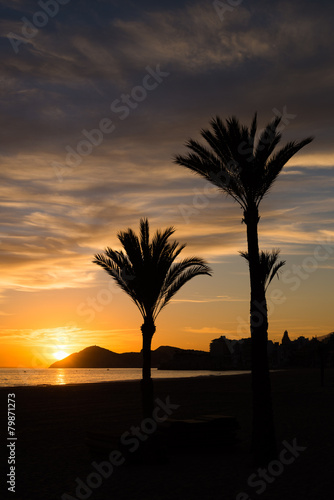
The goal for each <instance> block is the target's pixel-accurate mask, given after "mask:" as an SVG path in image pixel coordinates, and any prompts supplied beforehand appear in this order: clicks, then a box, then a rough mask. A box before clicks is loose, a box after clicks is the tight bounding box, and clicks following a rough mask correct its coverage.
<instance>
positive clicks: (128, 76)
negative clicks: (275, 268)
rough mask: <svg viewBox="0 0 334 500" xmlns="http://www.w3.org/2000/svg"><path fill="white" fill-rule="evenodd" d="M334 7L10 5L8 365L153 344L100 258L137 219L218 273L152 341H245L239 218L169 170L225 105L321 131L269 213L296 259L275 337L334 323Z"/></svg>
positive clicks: (208, 189) (1, 324)
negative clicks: (96, 259) (170, 232)
mask: <svg viewBox="0 0 334 500" xmlns="http://www.w3.org/2000/svg"><path fill="white" fill-rule="evenodd" d="M333 15H334V6H333V2H331V1H327V0H323V1H321V2H314V1H310V0H303V1H302V0H296V1H294V2H291V1H272V2H270V3H269V2H266V1H265V0H257V1H256V2H255V1H247V0H243V1H242V0H225V1H199V2H196V1H194V2H191V1H189V2H186V1H184V0H181V1H177V2H176V1H173V0H172V1H170V0H169V1H168V2H167V1H166V0H165V1H161V2H157V1H154V2H153V1H150V0H147V1H145V0H139V1H136V2H131V1H127V0H122V1H116V0H115V1H113V0H111V1H106V0H95V1H94V2H92V1H88V0H80V2H79V0H61V1H60V0H58V1H56V0H49V1H44V2H43V1H39V2H36V1H31V0H11V1H10V2H9V1H4V2H2V7H1V22H0V28H1V38H0V44H1V63H0V64H1V72H0V96H1V114H0V120H1V133H0V141H1V148H0V155H1V158H0V161H1V168H0V176H1V183H0V204H1V212H0V216H1V221H0V223H1V233H0V252H1V260H0V264H1V274H0V280H1V281H0V336H1V352H0V366H13V367H15V366H18V367H21V366H27V367H33V368H39V367H41V368H42V367H47V366H48V365H49V364H51V363H52V362H54V361H55V359H57V358H60V357H62V356H65V355H68V354H70V353H72V352H77V351H79V350H81V349H83V348H85V347H87V346H89V345H99V346H101V347H105V348H107V349H111V350H112V351H115V352H128V351H139V350H140V349H141V341H142V339H141V332H140V326H141V323H142V321H141V316H140V313H139V311H138V310H137V309H136V306H135V305H134V304H133V303H132V302H131V300H130V299H129V298H128V297H127V296H126V295H125V294H124V292H122V291H121V290H119V289H117V287H116V286H115V285H114V284H113V282H112V280H111V278H110V277H109V276H108V275H107V274H106V273H105V272H104V271H103V270H102V269H100V268H99V267H98V266H96V265H95V264H93V263H92V260H93V256H94V254H95V253H97V252H101V251H102V250H103V249H104V248H105V247H106V246H110V247H112V248H115V249H119V248H120V246H119V243H118V240H117V232H118V231H120V230H126V229H127V228H129V227H131V228H133V229H134V230H136V231H137V230H138V227H139V220H140V218H141V217H148V219H149V222H150V227H151V229H152V232H153V231H155V230H156V229H157V228H165V227H169V226H174V227H175V229H176V231H175V234H174V236H175V239H177V240H178V241H179V242H180V243H187V246H186V248H185V249H184V251H183V256H184V257H186V256H190V255H196V256H199V257H203V258H205V259H206V260H207V261H208V262H209V264H210V266H211V267H212V269H213V274H212V277H208V276H200V277H196V278H194V279H193V280H192V281H191V282H190V283H188V284H187V285H185V287H184V288H183V289H182V290H180V291H179V293H178V294H177V295H176V296H175V300H173V302H171V303H170V304H169V305H168V306H167V307H166V308H165V309H164V310H163V311H162V312H161V315H160V316H159V317H158V319H157V322H156V326H157V330H156V333H155V336H154V339H153V344H152V348H153V349H155V348H157V347H159V346H160V345H173V346H176V347H181V348H186V349H203V350H206V351H207V350H209V345H210V341H211V340H212V339H214V338H217V337H219V336H221V335H226V336H227V337H229V338H235V339H238V338H244V337H249V335H250V334H249V276H248V269H247V265H246V262H245V261H243V259H242V258H241V257H240V255H239V254H238V251H242V250H245V249H246V231H245V225H244V224H242V223H241V219H242V212H241V210H240V208H239V206H238V205H237V204H236V203H235V202H233V200H232V199H231V198H227V197H226V196H224V195H223V194H222V193H221V192H219V191H218V190H217V189H216V188H214V187H213V186H211V185H210V184H209V183H207V182H206V181H204V180H202V179H200V178H197V177H196V176H194V175H193V174H192V173H191V172H190V171H188V170H186V169H184V168H183V167H181V166H178V165H176V164H175V163H174V162H173V157H174V156H175V155H176V154H184V153H186V148H185V142H186V141H187V140H188V139H189V138H193V139H199V138H200V130H201V129H202V128H207V127H208V126H209V122H210V120H211V118H212V117H214V116H216V115H219V116H220V117H221V118H222V119H226V118H228V117H230V116H232V115H235V116H237V117H238V118H239V119H240V121H241V122H242V123H245V124H246V125H250V123H251V120H252V117H253V115H254V113H255V112H256V111H257V112H258V122H259V130H261V128H263V127H264V126H265V125H266V124H267V123H268V122H270V121H271V120H272V119H273V118H275V117H276V116H281V118H282V120H281V125H280V130H281V132H282V136H283V137H282V143H281V144H282V145H284V144H285V143H286V142H287V141H290V140H301V139H303V138H305V137H308V136H310V135H312V136H314V137H315V140H314V141H313V142H312V143H311V144H310V145H308V146H307V147H305V148H304V149H303V150H301V151H300V152H299V153H298V154H297V155H296V156H295V157H294V158H292V159H291V160H290V161H289V162H288V164H287V165H286V166H285V167H284V170H283V172H282V173H281V174H280V176H279V178H278V180H277V181H276V183H275V185H274V187H273V188H272V190H271V192H270V193H269V194H268V196H267V197H265V199H264V200H263V201H262V203H261V205H260V214H261V220H260V224H259V238H260V247H261V249H265V250H271V249H272V248H279V249H280V250H281V258H282V259H284V260H286V265H285V266H284V268H283V270H282V273H281V275H280V278H279V280H277V279H276V278H275V281H273V282H272V283H271V285H270V288H269V289H268V295H267V300H268V308H269V331H268V334H269V338H270V339H271V340H274V341H279V340H280V339H281V338H282V336H283V332H284V330H288V332H289V335H290V338H292V339H294V338H297V337H299V336H300V335H304V336H306V337H310V338H311V337H313V336H322V335H325V334H327V333H330V332H332V331H333V330H334V316H333V283H334V279H333V278H334V226H333V220H334V200H333V193H334V156H333V132H334V130H333V129H334V127H333V117H332V114H333V87H334V69H333V64H332V48H333V27H332V19H333Z"/></svg>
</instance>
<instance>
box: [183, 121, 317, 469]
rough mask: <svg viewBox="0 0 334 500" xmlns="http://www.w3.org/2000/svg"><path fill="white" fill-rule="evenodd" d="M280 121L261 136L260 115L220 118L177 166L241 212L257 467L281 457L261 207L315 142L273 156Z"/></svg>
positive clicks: (287, 147)
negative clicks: (246, 119)
mask: <svg viewBox="0 0 334 500" xmlns="http://www.w3.org/2000/svg"><path fill="white" fill-rule="evenodd" d="M280 121H281V120H280V118H276V119H274V120H273V121H271V122H270V123H269V124H268V125H267V126H266V127H265V129H264V130H263V131H262V132H261V133H260V134H259V137H258V138H257V137H256V133H257V115H256V113H255V115H254V118H253V120H252V124H251V127H250V128H248V127H246V126H244V125H241V124H240V123H239V121H238V120H237V118H235V117H231V118H228V119H227V120H226V122H225V123H223V121H222V120H221V118H219V117H218V116H217V117H216V118H213V119H212V120H211V122H210V124H211V129H202V130H201V135H202V137H203V139H205V141H206V143H207V144H206V145H203V144H201V143H200V142H198V141H196V140H192V139H190V140H189V141H188V142H187V143H186V146H187V147H188V148H189V149H190V152H189V153H188V154H186V155H183V156H182V155H179V156H176V157H175V162H176V163H177V164H179V165H182V166H183V167H186V168H188V169H190V170H192V171H193V172H195V173H196V174H199V175H200V176H201V177H204V178H205V179H207V180H208V181H210V182H211V183H213V184H214V185H216V186H218V187H219V188H220V189H221V190H222V191H223V192H224V193H225V194H228V195H229V196H231V197H232V198H233V199H234V200H235V201H236V202H237V203H238V204H239V205H240V207H241V209H242V210H243V219H242V221H243V222H244V223H245V224H246V229H247V246H248V260H249V271H250V288H251V301H250V329H251V338H252V394H253V426H252V429H253V430H252V451H253V453H254V456H255V459H256V460H257V461H258V462H259V463H260V462H264V463H266V462H267V460H271V459H272V458H273V457H274V456H276V454H277V447H276V439H275V428H274V421H273V414H272V402H271V387H270V375H269V368H268V358H267V339H268V334H267V331H268V314H267V304H266V298H265V289H264V283H263V280H262V279H261V269H260V254H259V243H258V223H259V220H260V217H259V205H260V202H261V201H262V199H263V197H264V196H265V195H266V194H267V193H268V191H269V189H270V188H271V187H272V185H273V183H274V182H275V180H276V178H277V176H278V175H279V173H280V172H281V170H282V168H283V166H284V165H285V164H286V163H287V161H288V160H289V159H290V158H291V157H292V156H293V155H294V154H296V153H297V152H298V151H299V150H300V149H301V148H303V147H304V146H306V145H307V144H309V143H310V142H311V141H312V139H313V138H311V137H309V138H307V139H304V140H302V141H300V142H289V143H287V144H286V145H285V146H284V147H283V148H281V149H280V150H278V151H276V152H274V150H275V148H276V146H277V145H278V143H279V142H280V140H281V134H280V132H279V131H278V126H279V124H280Z"/></svg>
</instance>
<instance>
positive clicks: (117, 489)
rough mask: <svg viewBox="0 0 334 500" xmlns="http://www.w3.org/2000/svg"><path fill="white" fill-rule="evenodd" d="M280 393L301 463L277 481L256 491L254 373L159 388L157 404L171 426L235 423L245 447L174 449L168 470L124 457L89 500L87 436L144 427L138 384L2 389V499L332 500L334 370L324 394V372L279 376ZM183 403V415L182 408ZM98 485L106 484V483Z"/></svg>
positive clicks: (282, 416)
mask: <svg viewBox="0 0 334 500" xmlns="http://www.w3.org/2000/svg"><path fill="white" fill-rule="evenodd" d="M272 388H273V404H274V412H275V422H276V428H277V441H278V443H279V448H280V449H283V448H284V447H286V443H288V445H289V446H290V447H291V446H292V447H293V446H294V445H295V447H296V446H297V451H295V455H298V456H295V457H294V460H293V461H292V460H291V461H290V462H291V463H289V464H285V465H284V466H281V468H282V470H280V466H279V464H278V465H277V464H276V469H271V470H274V471H276V472H275V474H276V476H275V477H272V476H269V481H267V480H265V481H262V483H260V485H258V486H257V487H256V486H254V485H249V483H248V480H249V477H250V476H251V475H252V474H258V472H257V468H256V467H255V466H254V464H253V463H252V460H251V456H250V454H249V446H250V431H251V391H250V376H249V375H239V376H223V377H203V378H192V379H170V380H157V381H155V397H156V398H158V399H159V401H162V402H163V403H165V405H166V401H167V402H168V401H169V402H170V403H171V405H172V409H171V410H169V411H170V412H171V413H172V415H171V416H172V418H177V419H183V418H184V419H189V418H195V417H198V416H200V415H208V414H210V415H226V416H235V417H236V418H237V420H238V422H239V425H240V428H239V430H238V432H237V436H238V439H239V442H238V444H237V445H236V446H235V448H234V449H233V450H232V451H231V450H224V449H222V450H217V449H213V450H212V452H210V450H206V451H205V452H203V450H196V447H192V450H191V452H189V453H187V450H183V451H182V452H180V450H179V451H177V450H169V452H168V457H167V458H168V462H167V463H158V462H157V463H153V464H131V465H130V464H128V463H124V464H123V463H121V464H120V463H117V457H116V456H115V457H116V461H115V464H114V467H113V471H112V473H111V474H110V475H109V477H108V478H104V479H103V480H101V485H99V487H94V488H93V487H92V488H90V490H91V491H92V493H89V488H88V489H87V490H85V488H84V489H81V490H80V495H81V497H80V496H79V497H78V496H77V494H76V488H77V486H78V481H77V478H80V479H81V480H82V481H83V483H85V484H86V479H87V477H88V476H89V475H90V474H92V473H93V472H94V471H95V473H96V468H94V466H93V465H92V464H93V462H94V461H95V463H96V464H100V463H101V461H102V458H101V456H98V455H95V454H94V452H92V450H90V449H89V447H88V446H87V441H86V438H87V435H89V433H91V432H105V433H109V434H111V435H113V436H121V435H122V434H123V433H124V432H126V431H129V430H130V429H131V428H132V426H138V425H140V424H141V420H142V417H141V401H140V389H139V383H138V382H111V383H100V384H85V385H76V386H56V387H50V386H49V387H18V388H14V389H8V388H5V389H1V390H0V400H1V428H2V431H1V436H2V437H1V469H0V471H1V488H2V491H1V493H2V494H3V495H5V496H1V498H14V499H15V500H26V499H29V500H39V499H43V500H60V499H61V498H62V495H64V494H65V493H66V494H67V495H68V496H67V497H66V496H64V497H63V498H64V499H66V498H68V499H70V498H72V499H73V498H74V499H75V498H91V499H92V500H100V499H101V500H102V499H106V500H109V499H116V500H128V499H143V500H144V499H145V500H187V499H189V500H202V499H205V500H210V499H212V500H224V499H237V500H246V499H247V500H248V499H253V498H258V497H260V498H261V499H263V500H265V499H272V500H276V499H277V500H281V499H284V500H289V499H303V500H304V499H308V500H321V499H326V500H327V499H328V498H330V496H331V494H332V470H333V456H334V425H333V422H334V370H331V371H330V370H328V371H327V372H326V380H325V387H320V374H319V373H318V371H317V370H314V371H313V370H303V371H302V370H290V371H285V372H275V373H273V374H272ZM11 392H14V393H15V399H16V414H17V422H16V428H17V441H16V493H15V494H14V493H10V492H7V493H6V487H5V488H3V485H4V483H5V482H6V474H7V473H8V465H7V455H8V448H7V447H6V437H7V435H6V432H7V431H6V407H7V394H8V393H11ZM176 405H179V407H178V408H177V409H174V406H176ZM163 408H164V407H163V406H161V408H160V413H159V415H160V416H161V415H163ZM3 431H4V432H3ZM283 442H284V443H285V444H282V443H283ZM298 450H299V451H298ZM292 456H293V455H292V454H291V452H290V455H289V457H292ZM118 462H120V459H119V457H118ZM268 465H269V464H268ZM92 477H93V476H92ZM254 477H256V476H254ZM92 481H93V482H94V481H97V482H98V481H99V480H98V475H96V474H95V476H94V477H93V479H92ZM253 483H254V484H255V480H254V481H253ZM253 483H252V484H253ZM80 484H82V483H80ZM257 484H258V483H257ZM261 484H262V486H263V484H264V485H265V490H264V491H262V490H263V489H264V488H263V487H261ZM238 495H239V496H238Z"/></svg>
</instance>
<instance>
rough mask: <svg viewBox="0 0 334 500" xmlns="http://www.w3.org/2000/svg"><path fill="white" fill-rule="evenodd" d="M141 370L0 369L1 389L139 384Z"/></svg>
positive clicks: (172, 374) (166, 373)
mask: <svg viewBox="0 0 334 500" xmlns="http://www.w3.org/2000/svg"><path fill="white" fill-rule="evenodd" d="M242 373H249V372H246V371H220V372H219V371H218V372H216V371H209V370H158V369H157V368H153V369H152V378H182V377H200V376H209V375H211V376H216V375H238V374H242ZM140 379H141V369H140V368H46V369H38V370H36V369H29V368H0V387H15V386H16V387H17V386H27V385H28V386H31V385H65V384H90V383H94V382H112V381H120V380H140Z"/></svg>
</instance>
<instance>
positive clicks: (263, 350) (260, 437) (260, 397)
mask: <svg viewBox="0 0 334 500" xmlns="http://www.w3.org/2000/svg"><path fill="white" fill-rule="evenodd" d="M244 221H245V223H246V225H247V243H248V255H249V272H250V286H251V303H250V325H251V339H252V344H251V345H252V357H251V359H252V395H253V426H252V452H253V455H254V458H255V460H256V461H257V462H258V464H262V465H265V464H267V463H268V462H269V461H270V460H272V459H273V458H275V457H276V455H277V446H276V437H275V427H274V419H273V411H272V400H271V384H270V373H269V365H268V354H267V344H268V312H267V303H266V297H265V290H264V283H263V280H262V278H261V274H260V256H259V243H258V222H259V214H258V209H257V207H256V206H255V205H254V206H252V207H251V208H250V209H248V211H247V212H245V214H244Z"/></svg>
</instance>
